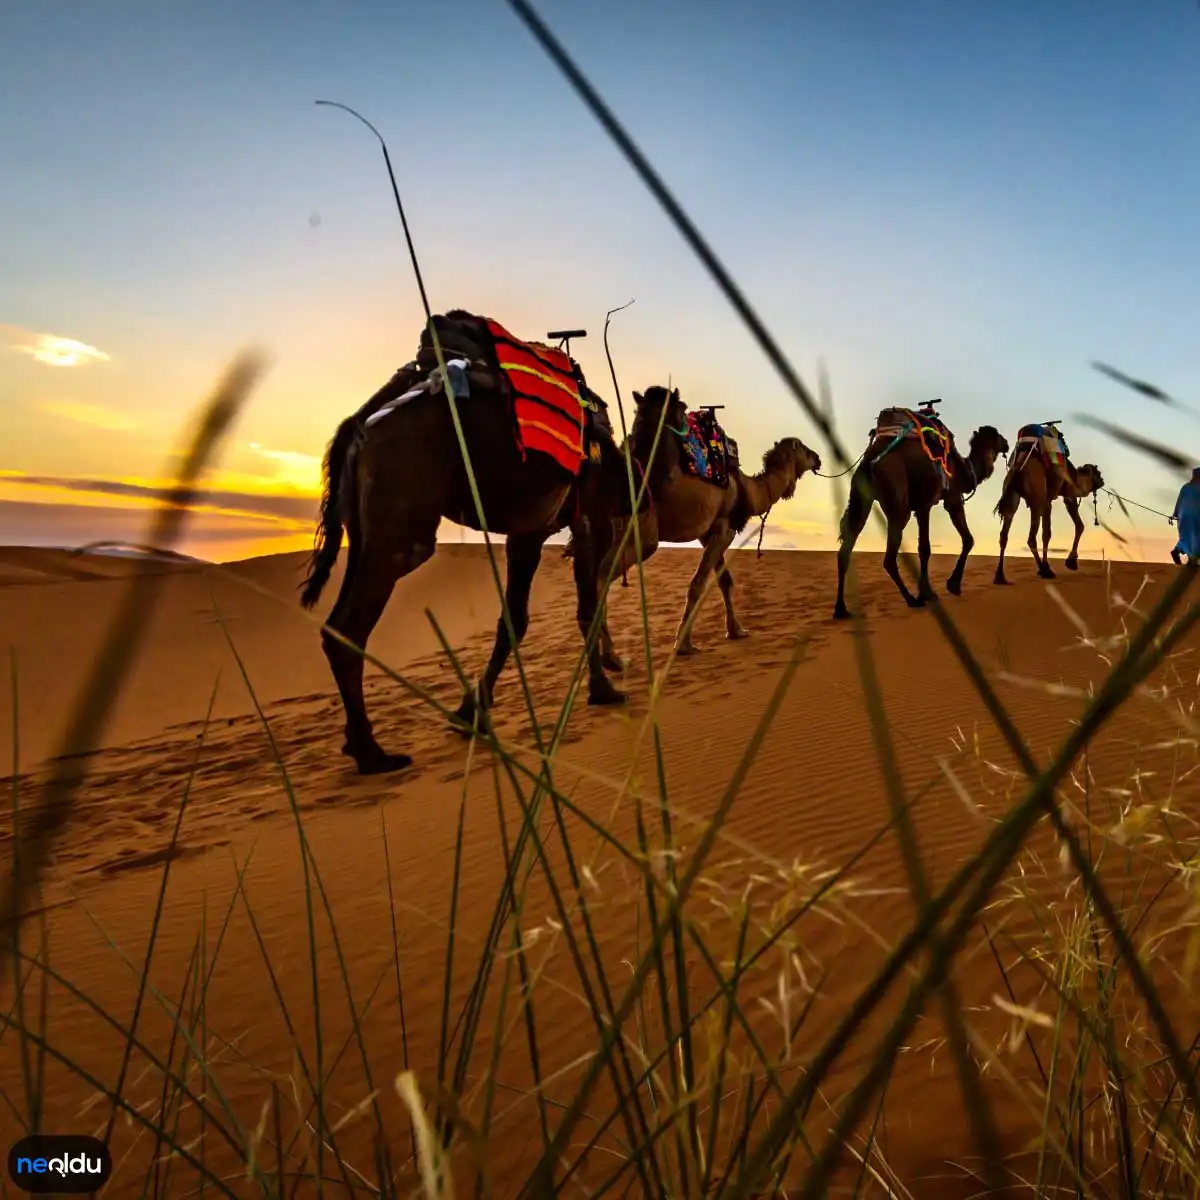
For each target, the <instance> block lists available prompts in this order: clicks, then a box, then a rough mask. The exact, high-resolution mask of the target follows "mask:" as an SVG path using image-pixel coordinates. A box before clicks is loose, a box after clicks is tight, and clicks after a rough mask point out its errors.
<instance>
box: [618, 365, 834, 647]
mask: <svg viewBox="0 0 1200 1200" xmlns="http://www.w3.org/2000/svg"><path fill="white" fill-rule="evenodd" d="M633 398H634V401H635V402H636V404H637V412H636V415H635V416H634V420H633V427H632V428H631V430H630V433H629V438H630V450H631V453H632V456H633V458H634V460H635V462H636V463H638V464H639V472H638V474H639V483H640V473H641V470H645V472H646V475H647V477H648V490H649V492H650V494H651V496H652V498H653V505H652V506H651V508H650V509H649V510H648V511H645V512H643V513H641V514H640V515H639V517H638V525H639V530H638V532H639V535H640V537H641V542H642V560H643V561H645V560H646V559H647V558H649V557H650V556H651V555H652V554H653V553H654V552H655V551H656V550H657V549H658V545H659V543H660V542H691V541H699V542H700V544H701V545H702V546H703V547H704V553H703V555H702V556H701V559H700V565H699V567H697V569H696V573H695V575H693V576H692V580H691V582H690V583H689V584H688V592H687V602H686V604H685V606H684V611H683V618H682V620H681V621H680V622H679V629H678V631H677V633H676V635H675V653H676V654H694V653H695V652H696V649H697V647H696V645H695V643H694V642H693V640H692V628H691V627H692V614H693V612H694V611H695V608H696V605H697V604H698V603H699V600H700V597H701V596H702V595H703V593H704V588H705V585H706V583H707V581H708V577H709V575H710V574H711V573H712V572H713V571H714V570H715V571H716V572H717V587H718V588H720V590H721V598H722V600H723V601H724V603H725V632H726V635H727V636H728V637H730V638H744V637H746V636H747V633H746V630H745V629H744V628H743V627H742V625H741V623H740V622H739V621H738V619H737V614H736V612H735V611H734V606H733V575H732V574H731V573H730V571H729V568H728V567H727V566H726V564H725V552H726V551H727V550H728V549H729V547H730V544H731V543H732V542H733V539H734V537H735V536H736V535H737V534H739V533H740V532H741V531H742V529H744V528H745V526H746V524H747V523H748V522H749V521H750V520H751V519H752V518H753V517H762V516H765V515H766V514H767V513H768V512H770V510H771V508H772V507H773V506H774V505H775V504H776V503H778V502H779V501H780V500H789V499H791V497H792V495H793V494H794V492H795V490H796V484H797V483H798V482H799V480H800V477H801V476H802V475H803V474H804V473H805V471H819V470H820V469H821V458H820V456H819V455H818V454H817V453H816V452H815V451H813V450H810V449H809V448H808V447H807V446H806V445H805V444H804V443H803V442H801V441H800V440H799V438H783V439H782V440H781V441H779V442H776V443H775V445H774V446H772V447H771V449H770V450H768V451H767V452H766V454H764V455H763V469H762V471H761V472H760V473H759V474H757V475H747V474H745V473H744V472H743V471H742V470H741V469H740V466H739V465H738V464H737V462H736V459H735V460H734V461H732V462H730V464H729V472H728V480H727V481H726V482H725V483H724V485H723V486H718V485H717V484H716V483H713V482H710V481H708V480H705V479H700V478H698V477H696V476H695V475H690V474H686V473H685V472H684V466H683V464H684V455H685V454H686V450H685V448H684V436H685V435H686V433H687V407H686V406H685V405H684V403H683V401H682V400H681V399H680V397H679V389H678V388H676V389H674V390H673V391H671V392H670V393H668V392H667V389H666V388H663V387H651V388H647V389H646V392H645V394H644V395H643V394H640V393H638V392H634V393H633ZM664 407H665V409H666V415H665V417H664V415H663V410H664ZM660 422H661V424H662V431H661V433H659V424H660ZM656 434H657V435H658V446H657V448H655V445H654V439H655V435H656ZM652 452H653V456H652ZM626 480H627V482H626V486H628V474H627V475H626ZM623 524H624V523H623ZM624 533H625V530H624V527H622V528H620V529H618V530H617V531H616V532H615V534H614V536H613V539H612V547H611V549H610V550H609V552H608V553H607V554H606V555H605V557H604V558H603V559H602V561H601V562H600V566H599V568H598V571H597V574H598V576H599V578H600V580H601V581H602V582H603V580H605V579H608V578H610V577H613V576H615V575H616V574H617V573H620V574H622V575H624V573H625V572H627V571H628V570H629V569H630V568H631V567H633V566H634V565H636V563H637V548H636V546H635V545H634V542H633V537H632V535H631V536H630V538H629V540H628V541H627V542H626V543H625V548H624V550H623V551H622V553H621V558H620V561H619V562H618V563H617V566H616V570H615V571H613V569H612V560H613V559H614V558H615V556H616V553H617V549H618V545H619V543H620V540H621V538H622V537H623V536H624ZM610 573H611V574H610ZM601 642H602V646H601V651H602V659H601V661H602V662H603V663H604V665H605V667H607V668H608V669H609V670H620V669H621V662H620V659H619V658H618V657H617V654H616V651H615V650H614V648H613V644H612V637H611V635H610V634H609V631H608V623H607V621H605V622H604V623H603V625H602V627H601Z"/></svg>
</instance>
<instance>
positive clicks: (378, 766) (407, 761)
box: [342, 742, 412, 775]
mask: <svg viewBox="0 0 1200 1200" xmlns="http://www.w3.org/2000/svg"><path fill="white" fill-rule="evenodd" d="M342 753H343V754H345V755H348V756H349V757H350V758H352V759H354V765H355V766H356V767H357V768H358V773H359V774H360V775H387V774H390V773H391V772H392V771H403V770H404V769H405V768H406V767H411V766H412V757H411V756H410V755H408V754H388V753H387V752H386V751H385V750H383V749H382V748H381V747H379V746H374V747H372V749H370V750H368V751H367V752H366V753H365V754H364V753H356V752H355V751H354V750H352V749H351V748H350V744H349V743H348V742H347V743H346V745H344V746H343V747H342Z"/></svg>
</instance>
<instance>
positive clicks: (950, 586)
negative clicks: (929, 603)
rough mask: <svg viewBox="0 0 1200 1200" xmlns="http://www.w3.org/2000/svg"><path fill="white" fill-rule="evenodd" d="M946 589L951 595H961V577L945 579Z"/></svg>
mask: <svg viewBox="0 0 1200 1200" xmlns="http://www.w3.org/2000/svg"><path fill="white" fill-rule="evenodd" d="M946 591H948V592H949V593H950V595H952V596H961V595H962V580H961V579H948V580H946Z"/></svg>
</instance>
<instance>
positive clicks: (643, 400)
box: [633, 384, 687, 432]
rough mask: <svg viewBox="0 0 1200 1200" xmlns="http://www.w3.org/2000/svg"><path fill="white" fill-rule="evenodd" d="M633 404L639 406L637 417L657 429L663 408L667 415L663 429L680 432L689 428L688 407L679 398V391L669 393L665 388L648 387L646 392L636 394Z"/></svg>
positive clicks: (673, 389) (674, 390)
mask: <svg viewBox="0 0 1200 1200" xmlns="http://www.w3.org/2000/svg"><path fill="white" fill-rule="evenodd" d="M633 402H634V404H636V405H637V416H638V418H639V419H640V420H642V421H646V422H648V423H649V425H650V427H651V428H652V429H653V428H656V427H657V426H658V420H659V417H660V415H661V414H662V411H663V408H664V407H665V408H666V410H667V415H666V417H665V418H663V429H664V431H665V430H667V429H673V430H675V431H676V432H678V431H679V430H681V429H685V428H686V427H687V405H686V404H684V402H683V401H682V400H681V399H680V398H679V389H678V388H672V389H671V390H670V391H668V390H667V389H666V388H665V387H659V386H658V385H657V384H655V385H654V387H648V388H647V389H646V390H645V392H644V393H643V392H634V393H633Z"/></svg>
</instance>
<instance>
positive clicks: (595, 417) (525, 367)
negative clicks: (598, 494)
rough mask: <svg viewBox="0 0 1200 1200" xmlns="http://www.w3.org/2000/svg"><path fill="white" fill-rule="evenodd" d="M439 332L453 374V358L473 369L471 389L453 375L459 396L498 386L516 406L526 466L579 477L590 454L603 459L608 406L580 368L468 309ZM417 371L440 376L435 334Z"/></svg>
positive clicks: (443, 320) (447, 317)
mask: <svg viewBox="0 0 1200 1200" xmlns="http://www.w3.org/2000/svg"><path fill="white" fill-rule="evenodd" d="M433 325H434V328H435V329H436V330H437V335H438V341H439V342H440V343H441V345H442V352H443V354H444V355H445V356H446V359H447V366H448V367H450V366H451V363H450V361H449V360H451V359H452V358H456V359H459V360H462V361H463V362H465V363H466V364H468V369H467V370H465V371H464V372H463V374H465V375H466V377H467V381H466V385H465V386H461V387H460V385H459V382H458V380H456V379H455V378H454V375H453V371H451V376H452V378H451V384H452V386H453V387H454V392H455V395H456V396H465V395H470V384H471V383H472V382H473V383H475V385H476V386H479V385H480V384H492V385H495V384H496V383H497V381H499V387H500V390H501V391H502V392H505V393H506V394H507V396H508V398H509V400H510V401H511V403H512V414H513V422H514V426H515V430H514V434H515V439H516V443H517V447H518V449H519V450H520V452H521V457H522V458H524V457H525V456H526V455H527V454H529V453H538V454H544V455H546V456H547V457H549V458H551V459H553V460H554V461H555V462H556V463H557V464H558V465H559V466H560V467H562V468H563V470H564V471H566V472H567V473H568V474H570V475H571V476H576V475H578V474H579V471H580V468H581V467H582V465H583V463H584V461H585V459H587V458H588V457H589V453H590V456H591V457H596V456H597V454H596V448H595V442H596V439H598V438H605V437H607V438H608V439H609V440H611V437H612V434H611V424H610V423H609V421H608V416H607V411H606V406H605V404H604V401H603V400H601V399H600V397H599V396H597V395H596V394H595V393H594V392H592V391H591V390H590V389H589V388H588V386H587V382H586V381H585V379H584V377H583V372H582V370H581V369H580V367H579V364H578V363H577V362H576V361H575V360H574V359H573V358H571V356H570V355H568V354H566V353H564V352H563V351H562V350H556V349H554V348H553V347H551V346H547V345H544V344H543V343H541V342H525V341H521V339H519V338H516V337H514V336H513V335H512V334H511V333H509V331H508V330H507V329H506V328H505V327H504V326H503V325H501V324H500V322H499V321H494V320H492V319H491V318H490V317H480V316H476V315H475V314H473V313H469V312H466V311H464V310H462V309H454V310H452V311H450V312H448V313H445V314H439V315H437V316H435V317H434V318H433ZM414 367H415V368H417V369H420V370H422V371H429V370H436V367H437V355H436V353H435V352H434V349H433V344H432V339H431V338H430V336H429V330H428V329H424V330H422V331H421V344H420V347H419V349H418V351H417V357H416V360H415V362H414ZM480 368H482V369H483V374H480ZM436 386H440V384H437V385H436ZM589 442H591V443H592V445H591V446H589Z"/></svg>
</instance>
